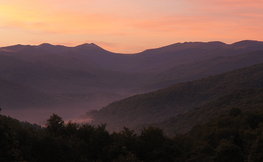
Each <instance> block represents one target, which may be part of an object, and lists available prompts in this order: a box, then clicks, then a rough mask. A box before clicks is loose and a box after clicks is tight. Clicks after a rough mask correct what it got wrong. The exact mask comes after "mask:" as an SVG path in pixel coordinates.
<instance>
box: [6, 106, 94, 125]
mask: <svg viewBox="0 0 263 162" xmlns="http://www.w3.org/2000/svg"><path fill="white" fill-rule="evenodd" d="M87 111H88V109H85V108H72V109H69V108H66V109H65V108H64V109H63V108H54V109H44V108H41V109H20V110H19V109H17V110H4V109H3V110H2V111H1V114H3V115H6V116H10V117H12V118H15V119H18V120H19V121H27V122H29V123H32V124H34V123H36V124H39V125H45V124H46V120H47V119H49V117H50V116H51V115H52V114H53V113H55V114H57V115H58V116H60V117H62V118H63V120H64V121H69V120H71V121H73V122H89V121H90V119H88V118H86V117H85V113H86V112H87Z"/></svg>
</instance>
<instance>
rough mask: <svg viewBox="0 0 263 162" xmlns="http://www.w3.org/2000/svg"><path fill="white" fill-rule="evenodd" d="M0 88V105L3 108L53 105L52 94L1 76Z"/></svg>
mask: <svg viewBox="0 0 263 162" xmlns="http://www.w3.org/2000/svg"><path fill="white" fill-rule="evenodd" d="M0 89H1V91H0V106H1V107H2V108H5V109H22V108H34V107H48V106H50V105H54V98H53V96H50V95H47V94H45V93H42V92H40V91H37V90H35V89H33V88H31V87H28V86H24V85H21V84H17V83H14V82H10V81H7V80H4V79H2V78H0Z"/></svg>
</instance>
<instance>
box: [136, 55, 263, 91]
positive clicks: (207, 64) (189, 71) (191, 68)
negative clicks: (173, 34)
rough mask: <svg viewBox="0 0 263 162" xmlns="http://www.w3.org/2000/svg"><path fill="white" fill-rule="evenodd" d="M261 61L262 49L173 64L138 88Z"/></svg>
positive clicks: (262, 58) (146, 87) (153, 88)
mask: <svg viewBox="0 0 263 162" xmlns="http://www.w3.org/2000/svg"><path fill="white" fill-rule="evenodd" d="M262 62H263V50H258V51H252V52H248V53H244V54H239V55H236V56H219V57H215V58H212V59H207V60H203V61H199V62H195V63H191V64H183V65H179V66H174V67H172V68H170V69H168V70H166V71H163V72H160V73H157V74H153V75H150V76H149V77H148V82H147V84H146V85H144V86H141V87H140V89H144V90H148V91H149V90H155V89H161V88H165V87H167V86H169V85H171V84H174V83H178V82H186V81H191V80H195V79H200V78H203V77H207V76H210V75H216V74H220V73H223V72H227V71H230V70H235V69H239V68H243V67H247V66H251V65H254V64H259V63H262Z"/></svg>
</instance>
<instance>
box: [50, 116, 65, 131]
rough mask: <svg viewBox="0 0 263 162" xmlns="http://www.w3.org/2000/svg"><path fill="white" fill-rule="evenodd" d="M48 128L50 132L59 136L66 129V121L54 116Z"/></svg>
mask: <svg viewBox="0 0 263 162" xmlns="http://www.w3.org/2000/svg"><path fill="white" fill-rule="evenodd" d="M46 127H47V130H48V132H50V133H53V134H55V135H59V134H60V133H61V132H62V130H63V128H64V121H63V119H62V118H61V117H60V116H58V115H56V114H53V115H51V116H50V118H49V119H48V120H47V124H46Z"/></svg>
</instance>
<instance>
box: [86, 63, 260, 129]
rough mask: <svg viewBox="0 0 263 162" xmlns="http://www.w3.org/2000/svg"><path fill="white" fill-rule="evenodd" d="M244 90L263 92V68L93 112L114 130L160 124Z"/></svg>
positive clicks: (173, 88)
mask: <svg viewBox="0 0 263 162" xmlns="http://www.w3.org/2000/svg"><path fill="white" fill-rule="evenodd" d="M240 88H263V64H258V65H254V66H251V67H247V68H242V69H238V70H234V71H230V72H226V73H223V74H219V75H215V76H210V77H206V78H203V79H199V80H195V81H190V82H184V83H178V84H175V85H173V86H170V87H167V88H164V89H161V90H158V91H155V92H150V93H147V94H141V95H135V96H132V97H129V98H126V99H123V100H120V101H117V102H113V103H111V104H109V105H108V106H106V107H104V108H102V109H100V110H99V111H90V112H88V113H87V115H88V116H92V118H93V119H94V120H93V123H94V124H98V123H107V124H108V126H109V128H111V129H117V128H118V129H120V128H122V127H123V126H128V127H131V126H135V125H138V124H145V123H150V122H158V121H161V120H165V119H167V118H169V117H172V116H176V115H178V114H182V113H185V112H187V111H189V110H192V109H193V108H195V107H197V106H202V105H203V104H205V103H207V102H210V101H213V100H215V99H217V98H218V97H220V96H222V95H224V94H227V93H229V92H231V91H233V90H235V89H240Z"/></svg>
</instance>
